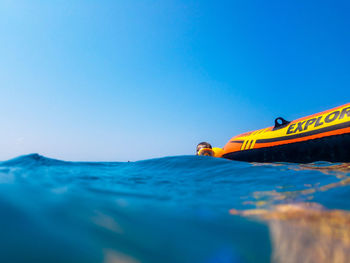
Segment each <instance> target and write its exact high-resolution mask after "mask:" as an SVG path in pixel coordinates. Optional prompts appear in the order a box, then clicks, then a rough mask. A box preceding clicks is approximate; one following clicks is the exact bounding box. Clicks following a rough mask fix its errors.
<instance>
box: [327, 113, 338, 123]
mask: <svg viewBox="0 0 350 263" xmlns="http://www.w3.org/2000/svg"><path fill="white" fill-rule="evenodd" d="M339 114H340V112H339V111H338V110H337V111H334V112H332V113H330V114H328V115H327V116H326V118H325V119H324V121H325V122H326V123H330V122H332V121H334V120H336V119H337V118H338V116H339Z"/></svg>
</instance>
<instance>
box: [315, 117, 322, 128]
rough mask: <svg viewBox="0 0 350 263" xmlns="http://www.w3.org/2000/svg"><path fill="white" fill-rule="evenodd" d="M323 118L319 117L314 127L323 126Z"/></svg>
mask: <svg viewBox="0 0 350 263" xmlns="http://www.w3.org/2000/svg"><path fill="white" fill-rule="evenodd" d="M322 117H323V116H320V117H318V118H317V120H316V123H315V126H314V127H318V126H321V125H323V122H322V121H321V119H322Z"/></svg>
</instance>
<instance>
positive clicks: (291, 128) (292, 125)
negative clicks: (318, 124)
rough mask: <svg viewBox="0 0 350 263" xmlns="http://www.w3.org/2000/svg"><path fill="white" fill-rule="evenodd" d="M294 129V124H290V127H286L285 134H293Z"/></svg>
mask: <svg viewBox="0 0 350 263" xmlns="http://www.w3.org/2000/svg"><path fill="white" fill-rule="evenodd" d="M294 127H295V123H293V124H291V125H290V126H289V127H288V130H287V134H291V133H294V131H293V129H294Z"/></svg>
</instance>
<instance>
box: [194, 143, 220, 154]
mask: <svg viewBox="0 0 350 263" xmlns="http://www.w3.org/2000/svg"><path fill="white" fill-rule="evenodd" d="M222 153H223V150H222V149H221V148H217V147H214V148H213V147H212V146H211V144H210V143H207V142H201V143H198V145H197V151H196V155H203V156H213V157H222Z"/></svg>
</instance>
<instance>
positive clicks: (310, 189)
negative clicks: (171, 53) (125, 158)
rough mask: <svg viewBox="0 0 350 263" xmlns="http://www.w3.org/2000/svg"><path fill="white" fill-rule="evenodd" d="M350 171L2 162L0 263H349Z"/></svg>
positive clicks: (221, 163) (175, 162) (228, 164)
mask: <svg viewBox="0 0 350 263" xmlns="http://www.w3.org/2000/svg"><path fill="white" fill-rule="evenodd" d="M349 167H350V164H332V163H323V162H319V163H314V164H306V165H305V164H303V165H302V164H289V163H278V164H259V163H246V162H237V161H230V160H226V159H218V158H212V157H204V156H203V157H201V156H199V157H198V156H178V157H165V158H160V159H151V160H145V161H137V162H105V163H104V162H66V161H59V160H54V159H49V158H46V157H43V156H40V155H37V154H32V155H27V156H21V157H18V158H15V159H12V160H9V161H4V162H1V163H0V228H1V233H0V262H74V263H79V262H106V263H112V262H122V263H134V262H200V263H202V262H203V263H214V262H271V261H274V262H322V261H324V262H346V257H347V256H348V254H347V253H348V251H349V248H350V245H349V243H350V240H348V237H350V234H349V232H350V231H349V223H350V219H349V218H350V216H349V215H348V211H349V210H350V202H349V197H350V187H349V184H350V179H349V178H350V168H349ZM320 242H321V243H320ZM342 259H343V261H341V260H342ZM300 260H302V261H300ZM344 260H345V261H344Z"/></svg>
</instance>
